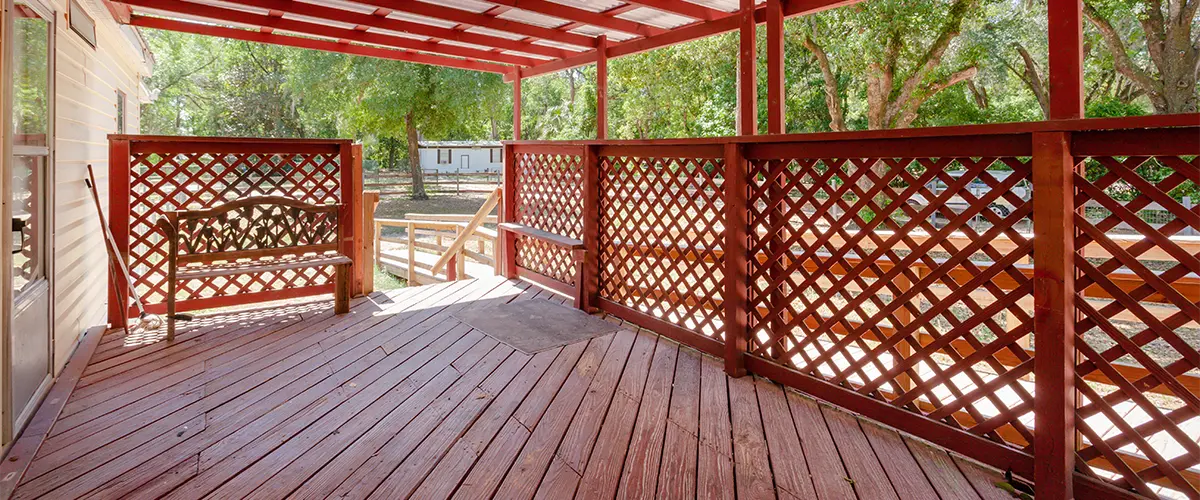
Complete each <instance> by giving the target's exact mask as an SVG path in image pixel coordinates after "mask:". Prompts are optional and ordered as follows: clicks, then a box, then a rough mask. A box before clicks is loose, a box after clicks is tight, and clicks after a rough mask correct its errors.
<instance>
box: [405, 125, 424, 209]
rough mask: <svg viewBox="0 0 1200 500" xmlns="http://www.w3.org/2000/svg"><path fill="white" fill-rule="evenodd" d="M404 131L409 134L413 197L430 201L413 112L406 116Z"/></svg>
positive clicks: (409, 166)
mask: <svg viewBox="0 0 1200 500" xmlns="http://www.w3.org/2000/svg"><path fill="white" fill-rule="evenodd" d="M404 129H405V131H406V132H407V133H408V134H407V135H408V170H409V172H410V173H411V174H412V196H411V197H410V198H412V199H414V200H428V199H429V195H428V194H426V193H425V174H424V172H421V154H420V153H419V152H418V151H417V122H416V120H415V119H414V118H413V114H412V111H409V112H408V114H407V115H404Z"/></svg>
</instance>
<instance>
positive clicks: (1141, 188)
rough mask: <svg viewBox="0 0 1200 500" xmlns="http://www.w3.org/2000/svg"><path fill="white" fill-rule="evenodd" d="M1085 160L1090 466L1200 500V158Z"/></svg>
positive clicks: (1083, 265) (1125, 481)
mask: <svg viewBox="0 0 1200 500" xmlns="http://www.w3.org/2000/svg"><path fill="white" fill-rule="evenodd" d="M1079 160H1080V161H1081V162H1082V164H1083V165H1084V168H1083V169H1081V171H1080V172H1077V174H1076V176H1075V184H1076V192H1077V195H1076V197H1075V204H1076V208H1077V214H1076V216H1075V228H1076V235H1075V246H1076V249H1077V252H1078V255H1077V256H1076V257H1075V268H1076V273H1077V274H1076V282H1075V288H1076V293H1077V296H1076V300H1075V303H1076V307H1077V309H1078V311H1079V315H1078V317H1077V318H1078V321H1077V323H1076V327H1075V331H1076V334H1077V335H1078V338H1077V339H1076V342H1075V345H1076V347H1077V348H1078V351H1079V357H1080V360H1081V362H1080V363H1079V364H1078V365H1077V366H1076V375H1077V379H1076V387H1077V389H1078V390H1079V392H1080V396H1081V403H1080V405H1079V406H1078V408H1077V410H1076V417H1077V418H1076V426H1077V430H1078V431H1079V432H1080V433H1081V434H1082V437H1083V445H1082V447H1081V448H1080V450H1079V456H1080V458H1082V459H1083V460H1087V461H1093V462H1094V461H1096V460H1102V461H1106V462H1108V464H1111V465H1110V467H1111V469H1112V470H1113V471H1115V474H1116V475H1115V477H1114V479H1115V480H1116V482H1117V483H1118V484H1119V485H1121V486H1124V487H1131V488H1134V489H1136V490H1138V491H1139V492H1141V493H1143V494H1146V495H1149V496H1154V495H1155V492H1154V490H1153V489H1152V488H1151V486H1150V485H1149V484H1148V483H1152V482H1155V483H1158V484H1160V485H1165V486H1167V487H1169V488H1171V489H1174V490H1178V491H1182V492H1186V495H1187V496H1189V497H1196V496H1200V479H1198V478H1200V444H1197V441H1198V440H1200V417H1198V415H1200V352H1198V349H1200V278H1198V276H1200V250H1198V249H1197V248H1198V247H1197V245H1195V238H1196V237H1195V235H1196V234H1197V233H1198V232H1200V207H1196V206H1193V207H1191V208H1188V207H1187V206H1186V205H1184V196H1186V195H1188V194H1191V195H1192V196H1195V193H1196V190H1197V182H1198V180H1200V158H1197V157H1190V158H1185V157H1178V156H1159V157H1092V158H1079ZM1163 213H1166V214H1169V215H1168V216H1165V217H1164V216H1163V215H1162V214H1163ZM1095 297H1103V299H1097V298H1095ZM1099 377H1103V378H1105V379H1107V380H1109V381H1110V383H1107V384H1097V383H1085V382H1084V379H1085V378H1086V379H1095V378H1099ZM1188 469H1191V470H1190V471H1189V470H1188ZM1106 475H1107V474H1106Z"/></svg>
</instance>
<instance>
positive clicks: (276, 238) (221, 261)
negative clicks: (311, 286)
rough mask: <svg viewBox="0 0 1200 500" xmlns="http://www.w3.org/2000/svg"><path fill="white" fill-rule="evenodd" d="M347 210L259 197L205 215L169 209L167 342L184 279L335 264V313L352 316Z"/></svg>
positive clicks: (163, 223)
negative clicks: (342, 248)
mask: <svg viewBox="0 0 1200 500" xmlns="http://www.w3.org/2000/svg"><path fill="white" fill-rule="evenodd" d="M340 210H341V205H337V204H328V205H311V204H308V203H304V202H302V201H298V200H294V199H291V198H284V197H279V196H252V197H248V198H243V199H240V200H236V201H232V202H229V203H226V204H224V205H221V206H219V207H215V208H210V209H206V210H179V211H174V212H167V213H166V214H165V216H164V217H161V218H159V220H158V222H157V226H158V228H159V229H160V230H162V231H163V233H164V234H166V236H167V340H174V338H175V321H174V317H175V295H176V286H177V285H178V283H179V282H180V281H185V280H196V279H209V278H217V277H225V276H237V275H241V274H249V273H263V272H281V271H288V270H295V269H308V268H314V267H327V266H334V267H335V268H336V274H335V284H334V293H333V295H334V312H335V313H337V314H344V313H347V312H349V311H350V264H351V263H352V262H353V261H352V260H351V259H350V257H347V256H345V255H341V254H339V253H338V248H339V244H340V242H341V241H342V226H341V224H339V221H338V212H339V211H340Z"/></svg>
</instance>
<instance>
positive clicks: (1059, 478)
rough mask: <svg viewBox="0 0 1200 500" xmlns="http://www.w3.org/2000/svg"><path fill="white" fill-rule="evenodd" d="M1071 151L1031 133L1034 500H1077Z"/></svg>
mask: <svg viewBox="0 0 1200 500" xmlns="http://www.w3.org/2000/svg"><path fill="white" fill-rule="evenodd" d="M1052 1H1053V0H1052ZM1070 144H1071V140H1070V135H1069V134H1068V133H1064V132H1035V133H1034V134H1033V228H1034V242H1035V243H1036V244H1035V245H1034V250H1033V263H1034V264H1033V265H1034V274H1033V286H1034V288H1033V298H1034V319H1033V325H1034V326H1033V331H1034V341H1035V342H1036V343H1037V355H1036V356H1034V377H1035V379H1034V383H1035V384H1036V385H1035V395H1036V398H1035V400H1034V405H1033V411H1034V425H1035V428H1036V432H1035V435H1034V443H1033V450H1034V455H1035V457H1034V458H1035V461H1034V477H1033V479H1034V483H1035V484H1036V486H1037V495H1038V499H1039V500H1046V499H1050V500H1067V499H1071V498H1074V493H1073V484H1072V483H1073V478H1074V471H1075V355H1076V352H1075V263H1074V258H1075V221H1074V215H1075V212H1074V210H1075V207H1074V195H1075V188H1074V182H1073V181H1074V169H1075V160H1074V158H1073V157H1072V156H1071V148H1070Z"/></svg>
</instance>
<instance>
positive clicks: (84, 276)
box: [53, 0, 149, 374]
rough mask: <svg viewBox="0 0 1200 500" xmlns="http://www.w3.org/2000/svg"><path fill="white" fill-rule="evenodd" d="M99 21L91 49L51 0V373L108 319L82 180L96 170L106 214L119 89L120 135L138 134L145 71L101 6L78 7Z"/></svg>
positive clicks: (100, 252)
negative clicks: (90, 331) (85, 335)
mask: <svg viewBox="0 0 1200 500" xmlns="http://www.w3.org/2000/svg"><path fill="white" fill-rule="evenodd" d="M80 4H81V5H83V7H84V8H85V9H87V10H88V13H89V14H90V15H91V17H92V19H94V20H95V21H96V38H97V47H96V48H93V47H91V46H90V45H88V43H87V42H86V41H84V40H83V38H82V37H80V36H79V35H78V34H76V33H75V32H74V31H71V28H70V26H69V24H68V23H67V20H66V12H67V11H68V0H53V6H54V9H55V12H56V15H57V17H58V22H57V26H58V32H57V40H56V42H57V51H56V59H55V69H56V74H55V87H56V97H57V101H56V103H55V170H54V175H55V193H54V231H55V235H54V270H53V273H54V274H53V276H54V278H53V286H54V313H53V314H54V371H55V374H57V373H58V372H59V371H61V370H62V368H63V366H64V365H65V364H66V362H67V358H68V357H69V356H70V354H71V352H72V350H73V349H74V346H75V344H76V342H77V341H78V340H79V337H80V335H81V334H82V333H83V332H84V331H85V330H86V329H87V328H88V327H90V326H93V325H96V324H100V323H103V322H104V321H105V311H106V307H105V300H106V298H107V296H108V294H107V283H108V273H107V266H106V263H107V259H106V254H105V244H104V239H103V233H102V232H101V228H100V223H99V220H98V219H97V217H96V210H95V208H94V205H93V203H92V201H91V198H90V194H89V193H88V190H87V186H86V185H84V182H83V179H84V178H86V177H87V168H86V167H87V165H88V164H91V165H92V166H93V168H94V169H95V171H96V177H97V179H96V181H97V183H98V184H99V188H100V192H101V196H102V197H104V201H103V204H104V207H105V209H106V210H107V208H108V201H107V189H108V140H107V136H108V134H111V133H115V132H116V131H117V120H116V118H117V90H121V91H123V92H125V95H126V98H125V120H126V122H125V131H126V132H127V133H136V132H137V131H138V119H139V113H138V109H139V108H140V105H139V102H140V99H142V98H144V97H145V96H144V95H139V92H140V91H141V89H142V86H141V85H140V82H141V79H142V78H144V77H146V76H148V75H147V73H148V72H149V67H148V65H147V63H146V62H145V61H143V56H142V53H141V51H140V50H139V49H138V48H136V47H135V45H134V43H133V41H131V40H130V39H129V38H128V37H127V36H126V35H125V33H123V32H122V31H121V28H120V26H119V25H118V24H117V23H116V21H115V20H114V19H113V18H112V15H111V14H110V13H109V12H108V10H107V9H106V8H104V6H103V5H101V4H100V2H99V1H98V0H83V1H81V2H80Z"/></svg>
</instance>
